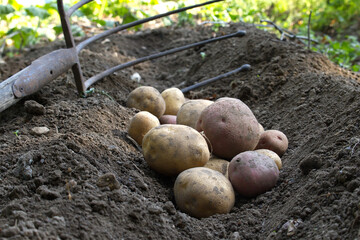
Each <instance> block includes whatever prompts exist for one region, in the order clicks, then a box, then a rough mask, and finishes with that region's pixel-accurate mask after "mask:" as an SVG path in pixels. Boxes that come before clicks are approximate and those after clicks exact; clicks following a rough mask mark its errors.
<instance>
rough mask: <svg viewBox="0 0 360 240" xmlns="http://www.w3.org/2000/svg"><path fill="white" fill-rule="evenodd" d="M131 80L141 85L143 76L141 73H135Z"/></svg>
mask: <svg viewBox="0 0 360 240" xmlns="http://www.w3.org/2000/svg"><path fill="white" fill-rule="evenodd" d="M130 79H131V80H132V81H134V82H137V83H139V82H140V81H141V76H140V74H139V73H137V72H136V73H134V74H133V75H131V77H130Z"/></svg>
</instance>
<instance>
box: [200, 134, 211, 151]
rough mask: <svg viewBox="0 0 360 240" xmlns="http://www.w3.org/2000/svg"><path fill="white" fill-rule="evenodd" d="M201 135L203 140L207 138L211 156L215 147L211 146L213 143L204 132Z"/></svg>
mask: <svg viewBox="0 0 360 240" xmlns="http://www.w3.org/2000/svg"><path fill="white" fill-rule="evenodd" d="M200 134H201V135H202V136H203V138H205V140H206V142H207V143H208V144H209V147H210V155H211V154H212V152H213V147H212V145H211V142H210V140H209V138H208V137H207V136H206V135H205V133H204V131H202V132H200Z"/></svg>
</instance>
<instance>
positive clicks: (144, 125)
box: [127, 86, 288, 218]
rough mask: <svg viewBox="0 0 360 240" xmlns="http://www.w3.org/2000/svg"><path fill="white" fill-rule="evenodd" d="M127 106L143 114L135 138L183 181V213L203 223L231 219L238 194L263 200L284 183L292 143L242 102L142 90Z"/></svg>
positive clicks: (178, 191) (148, 156)
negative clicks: (284, 167)
mask: <svg viewBox="0 0 360 240" xmlns="http://www.w3.org/2000/svg"><path fill="white" fill-rule="evenodd" d="M127 106H128V107H133V108H136V109H139V110H140V112H138V113H137V114H135V116H134V117H133V118H132V119H131V120H130V124H129V128H128V134H129V136H130V137H131V138H133V139H134V140H135V141H136V142H137V143H138V144H139V145H140V146H141V147H142V150H143V155H144V159H145V161H146V162H147V164H148V165H149V167H150V168H151V169H153V170H154V171H156V172H158V173H160V174H163V175H166V176H169V177H176V180H175V184H174V195H175V201H176V204H177V206H178V208H179V209H180V210H181V211H183V212H186V213H188V214H189V215H191V216H194V217H198V218H202V217H209V216H211V215H214V214H222V213H228V212H230V210H231V209H232V207H233V206H234V203H235V193H238V194H240V195H242V196H244V197H255V196H257V195H259V194H262V193H264V192H266V191H268V190H270V189H271V188H273V187H274V186H275V185H276V182H277V180H278V178H279V170H280V169H281V168H282V162H281V158H280V157H281V156H282V155H283V154H284V153H285V151H286V150H287V148H288V139H287V137H286V136H285V134H284V133H282V132H281V131H278V130H264V128H263V127H262V125H261V124H260V123H259V122H258V121H257V119H256V117H255V116H254V114H253V113H252V111H251V109H250V108H249V107H248V106H247V105H246V104H245V103H243V102H242V101H241V100H239V99H235V98H229V97H224V98H220V99H218V100H216V101H215V102H214V101H209V100H203V99H198V100H186V99H185V97H184V95H183V93H182V92H181V90H179V89H177V88H169V89H166V90H164V91H163V92H162V93H160V92H159V91H158V90H157V89H155V88H153V87H149V86H142V87H138V88H136V89H135V90H134V91H132V92H131V93H130V94H129V96H128V99H127Z"/></svg>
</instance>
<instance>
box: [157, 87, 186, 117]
mask: <svg viewBox="0 0 360 240" xmlns="http://www.w3.org/2000/svg"><path fill="white" fill-rule="evenodd" d="M161 96H162V97H163V98H164V100H165V103H166V110H165V113H164V114H166V115H176V114H177V113H178V111H179V109H180V107H181V105H183V103H184V102H185V97H184V94H183V93H182V91H181V90H180V89H178V88H168V89H165V90H164V91H163V92H162V93H161Z"/></svg>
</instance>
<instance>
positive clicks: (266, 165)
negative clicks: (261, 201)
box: [229, 151, 279, 197]
mask: <svg viewBox="0 0 360 240" xmlns="http://www.w3.org/2000/svg"><path fill="white" fill-rule="evenodd" d="M278 178H279V169H278V167H277V166H276V164H275V161H274V160H272V159H271V158H269V157H268V156H266V155H264V154H260V153H258V152H255V151H246V152H242V153H239V154H238V155H236V156H235V157H234V158H233V159H232V160H231V162H230V164H229V179H230V182H231V184H232V185H233V187H234V189H235V191H237V192H238V193H240V194H241V195H243V196H245V197H255V196H257V195H259V194H262V193H264V192H266V191H268V190H270V189H271V188H273V187H274V186H275V184H276V182H277V180H278Z"/></svg>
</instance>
